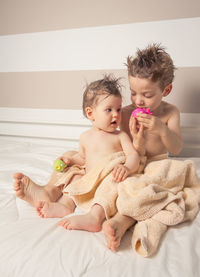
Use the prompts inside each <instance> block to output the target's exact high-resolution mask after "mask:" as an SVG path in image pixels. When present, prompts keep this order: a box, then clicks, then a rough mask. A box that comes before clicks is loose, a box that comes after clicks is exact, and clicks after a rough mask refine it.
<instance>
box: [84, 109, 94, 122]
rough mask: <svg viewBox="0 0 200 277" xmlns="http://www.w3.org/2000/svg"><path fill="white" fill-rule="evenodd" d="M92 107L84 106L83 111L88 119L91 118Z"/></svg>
mask: <svg viewBox="0 0 200 277" xmlns="http://www.w3.org/2000/svg"><path fill="white" fill-rule="evenodd" d="M92 112H93V109H92V107H86V108H85V113H86V115H87V118H88V119H90V120H93V113H92Z"/></svg>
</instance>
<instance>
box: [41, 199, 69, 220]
mask: <svg viewBox="0 0 200 277" xmlns="http://www.w3.org/2000/svg"><path fill="white" fill-rule="evenodd" d="M36 211H37V213H38V215H39V216H40V217H45V218H47V217H63V216H65V215H68V214H71V213H73V212H74V210H73V209H71V207H69V208H68V207H66V206H64V205H63V204H61V203H58V202H45V201H39V202H38V203H37V205H36Z"/></svg>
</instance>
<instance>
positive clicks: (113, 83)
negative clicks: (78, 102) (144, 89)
mask: <svg viewBox="0 0 200 277" xmlns="http://www.w3.org/2000/svg"><path fill="white" fill-rule="evenodd" d="M119 80H120V78H115V77H114V76H113V75H105V76H104V78H103V79H101V80H97V81H94V82H92V83H90V84H89V85H86V89H85V91H84V93H83V106H82V108H83V114H84V115H85V116H86V117H87V115H86V113H85V109H86V108H87V107H94V106H95V105H96V104H97V103H98V98H99V96H100V95H105V96H110V95H114V96H117V97H122V95H121V85H120V83H119Z"/></svg>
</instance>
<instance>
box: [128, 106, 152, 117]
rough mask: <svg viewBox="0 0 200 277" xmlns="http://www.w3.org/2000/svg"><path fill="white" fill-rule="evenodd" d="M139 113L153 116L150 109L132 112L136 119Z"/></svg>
mask: <svg viewBox="0 0 200 277" xmlns="http://www.w3.org/2000/svg"><path fill="white" fill-rule="evenodd" d="M138 113H146V114H151V115H152V113H151V112H150V109H146V108H143V109H142V108H137V109H135V110H134V111H133V112H132V114H131V115H132V116H134V117H136V116H137V114H138Z"/></svg>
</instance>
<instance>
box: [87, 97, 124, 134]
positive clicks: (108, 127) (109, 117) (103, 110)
mask: <svg viewBox="0 0 200 277" xmlns="http://www.w3.org/2000/svg"><path fill="white" fill-rule="evenodd" d="M121 107H122V99H121V97H119V96H114V95H109V96H108V95H100V96H99V98H98V101H97V104H96V106H95V107H93V108H91V109H92V113H91V117H90V119H91V120H92V124H93V127H95V128H97V129H99V130H103V131H106V132H114V131H115V130H116V129H117V127H118V126H119V125H120V122H121Z"/></svg>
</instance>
